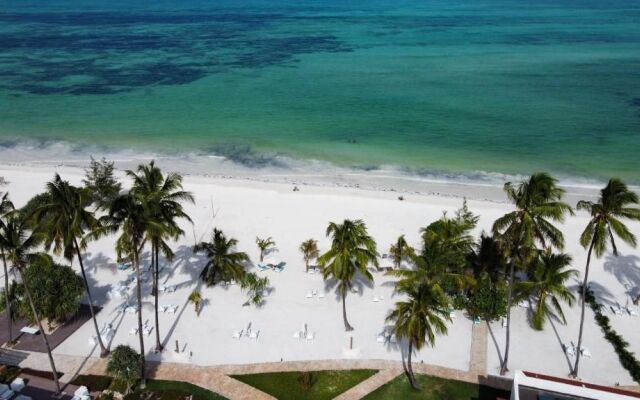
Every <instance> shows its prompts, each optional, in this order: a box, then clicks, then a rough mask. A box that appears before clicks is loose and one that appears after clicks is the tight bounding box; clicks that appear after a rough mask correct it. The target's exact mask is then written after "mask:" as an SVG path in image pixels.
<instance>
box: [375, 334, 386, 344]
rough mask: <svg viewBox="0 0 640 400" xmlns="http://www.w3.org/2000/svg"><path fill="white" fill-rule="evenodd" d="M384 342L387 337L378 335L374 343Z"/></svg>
mask: <svg viewBox="0 0 640 400" xmlns="http://www.w3.org/2000/svg"><path fill="white" fill-rule="evenodd" d="M386 341H387V337H386V336H385V335H384V334H383V333H380V334H378V337H377V338H376V342H378V343H385V342H386Z"/></svg>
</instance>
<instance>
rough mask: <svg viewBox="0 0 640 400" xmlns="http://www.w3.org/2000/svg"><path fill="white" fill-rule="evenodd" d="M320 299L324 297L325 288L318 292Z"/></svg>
mask: <svg viewBox="0 0 640 400" xmlns="http://www.w3.org/2000/svg"><path fill="white" fill-rule="evenodd" d="M318 298H319V299H324V290H323V291H321V292H319V293H318Z"/></svg>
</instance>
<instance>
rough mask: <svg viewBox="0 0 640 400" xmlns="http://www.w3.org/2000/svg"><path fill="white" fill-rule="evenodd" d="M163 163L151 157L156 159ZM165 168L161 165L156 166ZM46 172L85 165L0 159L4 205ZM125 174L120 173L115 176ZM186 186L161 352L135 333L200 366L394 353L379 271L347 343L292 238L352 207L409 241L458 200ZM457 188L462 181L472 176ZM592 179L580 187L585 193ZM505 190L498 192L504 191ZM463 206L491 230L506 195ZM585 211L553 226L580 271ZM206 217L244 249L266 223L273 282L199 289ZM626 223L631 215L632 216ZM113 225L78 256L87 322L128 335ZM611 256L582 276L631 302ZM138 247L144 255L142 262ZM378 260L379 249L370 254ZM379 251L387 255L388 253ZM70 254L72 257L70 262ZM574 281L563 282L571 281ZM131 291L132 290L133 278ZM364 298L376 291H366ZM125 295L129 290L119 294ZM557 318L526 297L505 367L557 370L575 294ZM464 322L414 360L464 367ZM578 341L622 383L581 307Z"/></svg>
mask: <svg viewBox="0 0 640 400" xmlns="http://www.w3.org/2000/svg"><path fill="white" fill-rule="evenodd" d="M161 166H162V165H161ZM162 168H163V169H165V170H166V169H168V168H169V167H167V166H162ZM54 172H58V173H60V174H61V176H62V177H63V178H64V179H66V180H69V181H70V182H72V183H75V184H79V183H80V181H81V179H82V176H83V171H82V170H81V169H78V168H73V167H57V168H56V167H48V166H26V165H19V166H2V167H0V176H3V177H4V178H5V179H6V180H7V181H9V185H7V186H6V187H4V188H3V190H7V191H9V192H10V196H11V198H12V199H13V201H14V203H15V204H16V206H18V207H19V206H22V205H23V204H24V203H25V202H26V201H27V200H28V199H29V198H30V197H31V196H33V195H34V194H36V193H38V192H39V191H42V190H43V188H44V185H45V183H46V182H47V181H48V180H50V179H51V178H52V177H53V173H54ZM125 182H126V181H125ZM184 184H185V185H184V186H185V189H186V190H189V191H191V192H193V194H194V196H195V199H196V203H195V205H188V206H187V207H186V210H187V212H188V214H189V215H190V216H191V218H192V219H193V221H194V224H193V226H191V225H190V224H188V223H186V224H183V228H184V230H185V232H186V235H185V236H184V237H182V238H181V239H180V240H179V241H178V242H177V243H175V244H174V246H173V248H174V250H175V252H176V258H175V259H174V261H173V262H170V263H169V262H165V261H164V260H161V265H164V268H163V269H162V272H161V275H160V285H161V286H163V285H165V286H176V287H177V288H176V290H175V291H174V292H171V293H162V294H161V295H160V301H159V302H160V304H161V305H174V306H177V311H176V312H175V314H172V313H161V314H160V327H161V339H163V341H164V343H166V350H165V351H164V352H163V353H162V355H161V356H160V355H156V354H153V353H152V352H151V350H152V349H153V347H154V343H155V332H151V335H150V336H148V337H147V339H146V343H145V346H146V350H147V351H148V352H149V355H148V356H149V359H159V358H160V357H161V358H162V359H163V360H170V361H172V362H185V363H193V364H198V365H218V364H244V363H257V362H274V361H280V360H281V359H282V360H285V361H291V360H325V359H341V358H361V359H385V360H400V351H399V349H398V348H397V346H394V345H386V344H381V343H377V341H376V337H377V335H378V333H380V332H381V331H382V330H383V329H384V326H385V323H384V318H385V316H386V314H387V313H388V311H389V310H390V309H391V307H392V305H393V303H394V301H395V299H394V297H393V286H392V281H391V280H390V278H388V277H385V276H384V274H383V273H381V272H374V273H373V274H374V277H375V282H374V283H373V285H371V286H368V285H364V286H363V287H362V288H361V290H360V292H359V293H357V294H355V293H352V294H350V295H349V296H348V298H347V313H348V317H349V320H350V322H351V324H352V325H353V326H354V327H355V330H354V331H353V332H352V333H351V334H352V336H353V343H354V348H356V349H357V351H346V350H345V349H347V348H348V345H349V336H348V335H347V334H346V333H345V332H344V327H343V323H342V314H341V312H342V310H341V306H340V302H339V299H338V297H337V296H336V294H335V292H334V290H333V289H332V288H327V287H325V284H324V282H323V280H322V277H321V276H320V275H318V274H307V273H305V270H304V262H303V260H302V257H301V254H300V252H299V250H298V247H299V245H300V242H302V241H303V240H305V239H308V238H315V239H318V240H319V247H320V250H321V251H323V250H326V249H327V246H328V243H329V242H328V240H327V238H326V237H325V229H326V226H327V223H328V222H329V221H342V220H343V219H345V218H350V219H356V218H361V219H363V220H364V221H365V222H366V224H367V227H368V229H369V233H370V234H371V235H372V236H373V237H374V238H375V239H376V241H377V243H378V250H379V252H380V253H386V252H387V250H388V248H389V245H390V244H391V243H392V241H394V240H395V239H396V238H397V237H398V236H399V235H401V234H405V235H406V238H407V240H408V241H409V243H410V244H412V245H416V246H417V245H418V243H419V229H420V228H421V227H424V226H426V225H427V224H429V223H430V222H432V221H434V220H435V219H437V218H439V217H440V216H441V215H442V212H444V211H446V212H449V213H451V212H453V211H454V210H456V209H457V208H458V207H460V205H461V204H462V199H461V198H457V197H439V196H432V195H419V194H413V195H405V200H404V201H399V200H398V198H397V197H398V193H394V192H388V191H387V192H385V191H368V190H359V189H356V188H340V187H328V186H318V187H315V186H311V185H307V186H301V190H300V191H297V192H293V191H292V185H291V184H284V183H268V182H257V181H247V180H242V179H220V178H208V177H197V176H187V177H186V178H185V181H184ZM469 190H473V188H470V189H469ZM596 194H597V193H596V190H593V191H592V195H596ZM505 200H506V199H505ZM468 205H469V208H470V209H471V211H473V212H474V213H476V214H478V215H480V222H479V225H478V228H477V229H476V232H475V234H476V235H479V234H480V233H481V231H483V230H484V231H489V230H490V227H491V224H492V223H493V221H494V220H495V219H496V218H497V217H498V216H501V215H502V214H504V213H505V212H507V211H508V210H509V209H510V206H509V205H508V204H507V203H506V202H496V201H479V200H470V201H469V203H468ZM586 220H587V215H586V214H584V213H580V212H579V213H577V215H576V216H574V217H570V218H569V219H568V220H567V222H566V223H565V224H564V225H563V226H562V230H563V232H564V234H565V238H566V243H567V248H566V252H568V253H569V254H571V255H572V256H573V259H574V263H573V268H575V269H578V270H579V271H582V270H583V269H584V264H585V260H586V252H585V251H584V250H583V249H582V248H581V246H580V245H579V243H578V236H579V234H580V233H581V231H582V229H583V228H584V226H585V224H586ZM214 227H217V228H219V229H222V230H223V231H224V232H225V234H226V235H227V236H229V237H234V238H236V239H238V240H239V246H238V248H239V250H242V251H245V252H247V253H248V254H249V255H250V256H251V259H252V260H253V261H254V262H256V261H257V260H258V249H257V247H256V245H255V238H256V236H261V237H266V236H271V237H273V239H274V240H275V242H276V247H277V252H274V253H273V254H272V257H275V258H277V259H278V260H281V261H284V262H286V267H285V269H284V271H283V272H281V273H276V272H274V271H266V272H258V274H259V275H263V276H268V277H269V279H270V282H271V286H272V287H273V291H272V292H271V293H270V294H269V295H268V297H267V298H266V303H265V305H264V306H263V307H262V308H255V307H253V306H249V307H243V306H242V304H243V303H244V302H245V300H246V295H245V294H244V293H242V292H241V291H240V288H239V287H238V286H229V287H222V286H220V287H218V286H216V287H214V288H204V287H203V286H202V285H201V283H200V282H199V280H198V274H199V272H200V270H201V268H202V266H203V259H202V257H200V256H196V255H193V253H192V247H193V245H194V243H196V242H199V241H201V240H208V239H209V235H210V234H211V231H212V229H213V228H214ZM630 228H631V229H632V231H633V232H634V233H636V234H640V225H638V224H630ZM114 239H115V237H109V238H104V239H101V240H99V241H97V242H93V243H90V244H89V247H88V249H87V253H86V264H85V265H86V266H87V268H88V273H89V275H90V280H91V282H92V285H93V290H94V292H93V293H94V298H95V299H96V301H97V303H98V304H99V305H100V306H102V307H103V310H102V311H101V312H100V313H99V314H98V321H99V324H100V325H101V326H102V325H104V324H112V325H113V327H114V328H115V329H116V334H115V336H114V338H113V340H112V343H111V347H114V346H115V345H117V344H120V343H126V344H129V345H131V346H132V347H134V348H136V349H137V348H138V337H137V336H136V335H130V330H131V329H132V328H134V327H135V326H137V320H136V316H135V314H129V313H123V312H122V311H121V310H122V305H123V304H126V303H127V298H126V297H127V295H126V294H125V295H123V296H122V297H118V296H112V297H111V298H110V297H109V296H108V293H109V292H110V290H111V289H113V288H114V287H116V285H118V284H119V283H121V282H124V281H125V280H127V278H128V277H129V276H130V274H131V271H130V270H129V271H119V270H118V269H117V267H116V263H115V260H116V255H115V251H114ZM619 251H620V256H619V257H618V258H615V257H613V256H612V255H611V254H609V253H608V254H606V255H605V257H603V258H602V259H595V260H594V261H593V263H592V268H591V282H592V287H593V288H594V289H595V290H596V292H597V295H598V298H599V300H600V301H605V302H609V303H612V304H615V303H616V302H617V303H620V304H621V305H622V306H625V305H627V303H629V305H630V307H631V308H633V309H634V310H636V312H637V313H638V314H640V310H639V309H638V307H637V306H633V304H632V303H631V301H630V297H629V295H628V293H629V292H633V291H635V290H636V287H637V286H639V285H640V258H639V257H638V256H637V250H633V249H630V248H629V247H627V246H626V245H623V244H620V245H619ZM148 258H149V255H148V254H145V261H146V262H147V263H148ZM381 263H382V264H381V266H385V263H386V260H381ZM387 264H388V263H387ZM74 267H77V265H74ZM577 284H578V281H577V280H576V281H575V285H576V286H577ZM150 286H151V283H150V280H149V281H147V282H146V283H145V288H144V293H143V294H144V301H145V305H144V308H143V317H144V319H143V320H145V321H148V322H149V325H151V326H153V297H152V296H151V295H150ZM195 288H200V289H199V290H201V291H202V294H203V297H204V298H205V299H206V304H205V306H204V308H203V310H202V313H201V315H200V316H199V317H197V316H196V313H195V311H194V307H193V305H192V304H189V303H187V296H188V295H189V293H190V292H191V291H192V290H194V289H195ZM314 290H315V291H317V292H318V293H326V294H325V297H324V298H321V296H318V295H315V296H312V297H311V298H307V297H306V294H307V292H309V291H314ZM129 295H133V285H131V291H130V293H129ZM374 297H377V298H378V299H379V300H380V301H378V302H374V301H373V299H374ZM131 304H132V305H133V304H134V303H133V302H132V303H131ZM566 314H567V319H568V324H567V325H566V326H564V325H561V324H560V323H558V322H555V323H554V326H555V330H554V328H553V327H552V325H551V324H547V325H546V329H545V331H543V332H537V331H534V330H533V329H532V328H531V327H530V326H529V324H528V322H527V311H526V310H525V309H524V308H520V307H515V308H514V309H513V313H512V315H513V319H514V320H513V330H512V351H511V356H510V365H509V366H510V369H511V371H515V370H528V371H534V372H539V373H545V374H550V375H557V376H563V377H564V376H566V375H567V374H568V372H569V367H568V360H567V357H566V356H565V354H564V352H563V350H562V347H561V345H562V343H567V344H568V343H570V342H571V341H573V342H574V343H575V341H576V339H577V333H578V321H579V314H580V309H579V306H578V305H574V307H573V308H572V309H567V311H566ZM610 317H611V319H612V325H613V326H614V327H615V329H616V330H617V331H618V332H619V333H620V334H622V335H623V336H624V337H625V338H626V339H627V340H628V341H629V342H630V343H631V350H632V351H634V352H635V353H636V354H640V342H638V341H637V340H635V338H636V335H637V332H638V331H639V330H640V316H629V315H625V316H616V315H614V314H613V313H611V314H610ZM249 324H251V329H252V331H254V332H257V331H259V335H258V338H257V339H256V340H254V339H250V338H247V337H242V338H241V339H234V338H232V335H233V333H234V331H237V330H241V329H245V328H246V327H247V326H248V325H249ZM304 324H307V327H308V330H309V331H310V332H314V333H315V338H314V339H313V340H298V339H294V338H293V337H292V335H293V332H294V331H297V330H300V329H301V327H303V326H304ZM471 330H472V322H471V321H470V320H469V319H468V318H466V317H465V316H464V315H463V314H462V312H460V311H458V312H457V318H455V320H454V321H453V322H452V323H451V324H449V333H448V335H447V336H442V337H439V338H438V339H437V341H436V345H435V347H434V348H425V349H423V350H421V351H420V352H419V353H418V354H417V356H416V357H415V358H414V360H415V362H418V363H420V362H422V361H424V363H426V364H434V365H439V366H445V367H449V368H454V369H459V370H468V369H469V360H470V346H471ZM491 331H492V332H493V335H494V337H495V339H496V340H497V344H498V345H499V347H500V349H502V348H503V346H504V329H503V328H502V327H501V324H500V323H496V324H493V325H492V327H491ZM93 334H94V330H93V326H92V324H91V323H90V322H88V323H86V324H84V325H83V326H82V327H81V328H80V329H79V330H78V331H77V332H76V333H74V334H73V335H72V336H71V337H70V338H69V339H67V340H66V341H65V342H63V343H62V344H61V345H60V346H59V347H58V348H57V349H56V350H55V352H54V353H55V354H58V355H75V356H88V355H91V356H94V357H97V355H98V354H97V351H96V349H95V347H93V346H90V344H89V342H88V341H89V338H90V337H91V336H92V335H93ZM176 340H177V341H178V342H179V346H180V350H184V351H183V352H182V353H181V354H179V355H176V354H175V353H174V351H173V350H174V348H175V341H176ZM584 346H586V347H588V349H589V350H590V352H591V354H592V358H585V359H584V361H582V362H581V377H582V378H583V379H584V380H586V381H590V382H594V383H600V384H607V385H614V384H616V383H620V384H623V385H631V384H633V383H634V382H633V380H632V379H631V377H630V376H629V374H628V373H627V372H626V370H624V369H623V368H622V367H621V365H620V363H619V361H618V358H617V355H616V354H615V352H614V351H613V348H612V346H611V345H610V344H609V343H608V342H607V341H606V340H605V339H604V338H603V336H602V333H601V331H600V328H599V327H598V326H597V325H596V323H595V321H594V319H593V315H592V313H591V311H590V310H589V311H588V313H587V317H586V321H585V339H584ZM498 369H499V356H498V353H497V351H496V346H495V344H494V342H493V340H492V337H491V335H490V336H489V340H488V342H487V373H488V374H497V373H498Z"/></svg>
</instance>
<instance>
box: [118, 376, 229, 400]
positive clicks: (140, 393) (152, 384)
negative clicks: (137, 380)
mask: <svg viewBox="0 0 640 400" xmlns="http://www.w3.org/2000/svg"><path fill="white" fill-rule="evenodd" d="M189 395H193V400H226V398H225V397H222V396H220V395H219V394H217V393H213V392H211V391H209V390H206V389H203V388H201V387H200V386H196V385H192V384H190V383H187V382H177V381H161V380H148V381H147V388H146V389H144V390H136V391H135V392H133V393H130V394H128V395H126V396H125V397H124V400H142V399H144V400H184V399H186V398H187V397H188V396H189Z"/></svg>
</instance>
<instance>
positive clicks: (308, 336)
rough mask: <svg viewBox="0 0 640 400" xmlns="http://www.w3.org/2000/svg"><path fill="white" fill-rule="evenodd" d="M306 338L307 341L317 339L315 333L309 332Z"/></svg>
mask: <svg viewBox="0 0 640 400" xmlns="http://www.w3.org/2000/svg"><path fill="white" fill-rule="evenodd" d="M306 338H307V340H314V339H315V338H316V333H315V332H307V335H306Z"/></svg>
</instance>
